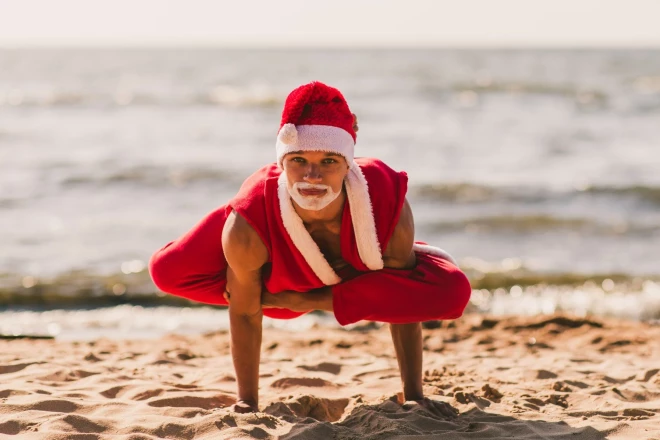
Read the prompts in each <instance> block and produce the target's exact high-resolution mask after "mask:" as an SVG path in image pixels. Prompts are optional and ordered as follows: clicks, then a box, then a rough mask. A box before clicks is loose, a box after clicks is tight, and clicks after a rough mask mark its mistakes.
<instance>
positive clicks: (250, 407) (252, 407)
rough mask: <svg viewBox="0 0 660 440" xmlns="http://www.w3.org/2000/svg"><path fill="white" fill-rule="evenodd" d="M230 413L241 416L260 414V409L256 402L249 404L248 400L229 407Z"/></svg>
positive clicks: (238, 401) (239, 401)
mask: <svg viewBox="0 0 660 440" xmlns="http://www.w3.org/2000/svg"><path fill="white" fill-rule="evenodd" d="M229 411H231V412H236V413H239V414H247V413H253V412H259V407H258V406H257V404H256V403H254V402H248V401H247V400H237V401H236V403H235V404H233V405H232V406H230V407H229Z"/></svg>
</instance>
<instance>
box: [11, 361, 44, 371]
mask: <svg viewBox="0 0 660 440" xmlns="http://www.w3.org/2000/svg"><path fill="white" fill-rule="evenodd" d="M43 363H45V362H26V363H21V364H9V365H0V374H11V373H16V372H17V371H21V370H22V369H24V368H26V367H29V366H30V365H34V364H43Z"/></svg>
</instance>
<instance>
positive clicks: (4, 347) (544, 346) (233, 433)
mask: <svg viewBox="0 0 660 440" xmlns="http://www.w3.org/2000/svg"><path fill="white" fill-rule="evenodd" d="M424 335H425V361H424V370H425V373H424V383H425V386H424V387H425V392H426V393H427V395H428V396H429V397H432V398H434V399H436V400H438V401H442V402H446V404H448V405H451V406H452V407H454V408H455V409H456V410H457V411H458V412H459V414H458V416H457V417H456V418H454V419H443V418H440V417H436V416H434V415H432V414H430V413H429V412H427V411H426V410H424V409H422V408H420V407H416V406H413V407H402V406H401V405H400V404H399V403H397V402H396V400H397V396H396V392H397V391H399V389H400V382H399V379H398V369H397V366H396V359H395V357H394V353H393V348H392V345H391V342H390V340H389V331H388V329H387V327H382V328H377V327H376V326H373V325H369V324H366V325H365V326H364V327H363V328H361V329H360V328H358V329H357V330H353V331H350V332H347V331H344V330H339V329H327V328H318V329H313V330H309V331H304V332H299V333H292V332H285V331H281V330H273V329H268V330H266V331H265V332H264V342H263V354H262V362H261V402H260V407H261V409H262V412H260V413H257V414H234V413H231V412H229V410H228V409H227V407H228V406H229V405H231V404H232V403H233V402H234V399H235V390H236V382H235V378H234V372H233V368H232V363H231V356H230V354H229V335H228V334H227V333H226V332H217V333H213V334H208V335H203V336H178V335H171V336H166V337H163V338H161V339H158V340H122V341H113V340H107V339H104V340H98V341H94V342H59V341H48V340H5V341H0V381H1V382H0V438H20V439H31V438H35V439H106V438H107V439H111V438H112V439H116V438H121V439H156V438H173V439H193V438H194V439H198V438H205V439H220V438H257V439H270V438H283V439H289V438H291V439H293V438H295V439H361V440H367V439H388V438H406V439H412V438H415V439H438V438H442V439H468V438H469V439H501V438H512V439H590V440H594V439H635V440H639V439H660V414H659V413H660V326H651V325H647V324H640V323H634V322H625V321H616V320H609V319H592V318H589V319H585V318H575V317H566V316H545V317H533V318H493V317H482V316H477V315H468V316H466V317H464V318H462V319H460V320H458V321H455V322H444V323H442V325H441V326H439V328H434V329H426V330H425V333H424ZM13 436H16V437H13Z"/></svg>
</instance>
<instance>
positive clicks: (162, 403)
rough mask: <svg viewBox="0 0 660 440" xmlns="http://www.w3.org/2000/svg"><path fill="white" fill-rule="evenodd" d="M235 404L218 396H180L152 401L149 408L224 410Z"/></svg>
mask: <svg viewBox="0 0 660 440" xmlns="http://www.w3.org/2000/svg"><path fill="white" fill-rule="evenodd" d="M234 403H236V399H235V398H233V397H230V396H225V395H219V396H214V397H197V396H181V397H170V398H165V399H158V400H152V401H151V402H149V403H148V405H149V406H153V407H156V408H162V407H177V408H181V407H186V408H202V409H213V408H225V407H227V406H230V405H233V404H234Z"/></svg>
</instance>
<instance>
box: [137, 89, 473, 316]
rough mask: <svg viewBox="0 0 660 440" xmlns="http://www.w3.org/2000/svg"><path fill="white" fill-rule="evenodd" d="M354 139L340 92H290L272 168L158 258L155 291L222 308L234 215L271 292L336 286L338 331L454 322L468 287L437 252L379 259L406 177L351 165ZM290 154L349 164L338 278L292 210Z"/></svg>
mask: <svg viewBox="0 0 660 440" xmlns="http://www.w3.org/2000/svg"><path fill="white" fill-rule="evenodd" d="M355 138H356V135H355V131H354V129H353V116H352V114H351V112H350V110H349V109H348V105H347V104H346V101H345V99H344V97H343V96H342V95H341V93H340V92H339V91H338V90H336V89H334V88H332V87H328V86H326V85H324V84H322V83H319V82H313V83H310V84H307V85H304V86H301V87H299V88H298V89H296V90H294V91H293V92H292V93H291V94H290V95H289V97H288V98H287V101H286V103H285V107H284V112H283V115H282V122H281V124H280V131H279V134H278V138H277V144H276V149H277V164H271V165H268V166H265V167H263V168H261V169H260V170H258V171H257V172H256V173H254V174H253V175H252V176H250V177H249V178H248V179H247V180H246V181H245V182H244V183H243V185H242V186H241V189H240V190H239V192H238V194H237V195H236V197H234V198H233V199H232V200H231V201H230V202H229V203H228V204H226V205H223V206H221V207H219V208H218V209H216V210H214V211H213V212H211V213H210V214H208V215H207V216H206V217H204V218H203V219H202V220H201V222H199V223H198V224H197V225H196V226H195V227H193V229H192V230H190V231H189V232H188V233H187V234H185V235H184V236H183V237H181V238H179V239H178V240H176V241H173V242H171V243H169V244H167V245H166V246H165V247H163V248H162V249H160V250H158V251H157V252H156V253H155V254H154V255H153V257H152V258H151V261H150V265H149V269H150V272H151V276H152V278H153V281H154V283H155V284H156V285H157V286H158V287H159V288H160V289H161V290H163V291H164V292H168V293H171V294H173V295H177V296H182V297H184V298H188V299H190V300H193V301H199V302H204V303H208V304H217V305H227V301H226V300H225V298H224V295H223V293H224V292H225V287H226V284H227V281H226V272H227V261H226V259H225V257H224V253H223V249H222V229H223V227H224V224H225V221H226V219H227V216H228V215H229V214H230V213H231V211H232V210H234V211H235V212H237V213H238V214H240V215H241V216H242V217H244V218H245V219H246V220H247V222H248V223H249V224H250V225H251V226H252V227H253V228H254V230H255V231H256V232H257V234H258V235H259V237H261V240H262V241H263V243H264V245H265V246H266V248H267V250H268V254H269V259H268V264H267V265H266V266H265V267H264V268H263V270H262V279H263V283H264V287H265V289H266V290H268V291H269V292H271V293H277V292H282V291H298V292H308V291H310V290H314V289H318V288H321V287H324V286H332V295H333V308H334V313H335V317H336V319H337V321H338V322H339V323H340V324H342V325H346V324H350V323H354V322H357V321H359V320H363V319H367V320H374V321H382V322H388V323H397V324H399V323H409V322H420V321H427V320H435V319H455V318H458V317H460V316H461V315H462V313H463V310H464V309H465V306H466V305H467V302H468V300H469V298H470V293H471V289H470V284H469V282H468V280H467V278H466V277H465V275H464V274H463V273H462V272H461V271H460V270H459V269H458V267H457V266H456V262H455V261H454V260H453V258H452V257H451V256H449V255H448V254H447V253H446V252H444V251H443V250H441V249H439V248H436V247H433V246H428V245H426V244H424V243H415V245H414V246H413V250H414V251H415V254H416V257H417V264H416V266H415V268H413V269H408V270H402V269H392V268H387V267H384V264H383V252H384V251H385V249H386V248H387V244H388V243H389V240H390V237H391V236H392V233H393V231H394V228H395V226H396V225H397V222H398V219H399V215H400V213H401V209H402V207H403V204H404V201H405V195H406V190H407V182H408V179H407V175H406V174H405V173H403V172H396V171H394V170H392V169H391V168H390V167H388V166H387V165H385V164H384V163H383V162H381V161H379V160H377V159H368V158H361V159H357V160H354V158H353V149H354V146H355ZM293 151H330V152H335V153H339V154H341V155H343V156H344V157H345V158H346V162H347V163H348V164H349V171H348V174H347V176H346V178H345V179H344V189H345V191H346V195H347V197H346V202H345V205H344V210H343V214H342V222H341V229H340V240H341V246H340V247H341V256H342V258H343V260H344V261H345V262H346V263H348V264H347V266H345V268H344V269H342V270H341V271H340V272H339V273H337V272H335V271H334V270H333V268H332V267H331V266H330V264H329V263H328V262H327V261H326V259H325V257H324V256H323V254H322V253H321V250H320V249H319V247H318V246H317V244H316V243H315V242H314V240H313V239H312V237H311V235H310V234H309V232H308V231H307V229H306V228H305V226H304V224H303V222H302V220H301V218H300V217H299V216H298V214H297V213H296V211H295V209H294V207H293V204H292V203H293V202H292V200H291V197H290V195H289V192H288V188H287V181H286V175H285V174H284V173H283V171H282V168H281V166H282V159H283V157H284V155H286V154H287V153H289V152H293ZM264 315H266V316H270V317H273V318H280V319H290V318H295V317H297V316H300V315H302V313H299V312H293V311H290V310H286V309H264Z"/></svg>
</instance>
